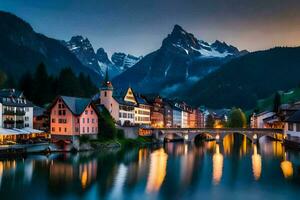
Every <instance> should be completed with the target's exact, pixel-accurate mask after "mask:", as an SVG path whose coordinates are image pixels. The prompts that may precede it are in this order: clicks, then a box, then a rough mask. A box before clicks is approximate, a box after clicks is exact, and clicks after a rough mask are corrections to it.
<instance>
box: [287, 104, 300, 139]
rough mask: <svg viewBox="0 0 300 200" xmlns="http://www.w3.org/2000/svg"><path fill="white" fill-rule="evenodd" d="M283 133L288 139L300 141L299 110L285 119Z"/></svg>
mask: <svg viewBox="0 0 300 200" xmlns="http://www.w3.org/2000/svg"><path fill="white" fill-rule="evenodd" d="M285 134H286V135H287V138H288V139H296V140H298V142H299V141H300V110H298V111H296V112H295V113H294V114H293V115H292V116H290V117H289V118H288V119H287V120H286V121H285Z"/></svg>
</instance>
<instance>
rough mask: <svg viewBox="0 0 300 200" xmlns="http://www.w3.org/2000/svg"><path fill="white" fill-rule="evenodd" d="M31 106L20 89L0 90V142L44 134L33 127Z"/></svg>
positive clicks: (14, 142)
mask: <svg viewBox="0 0 300 200" xmlns="http://www.w3.org/2000/svg"><path fill="white" fill-rule="evenodd" d="M33 106H34V105H33V104H32V103H31V102H30V101H28V100H27V99H26V98H25V97H24V95H23V92H21V91H17V90H15V89H2V90H0V144H16V143H19V142H22V141H23V140H24V139H33V138H36V137H38V136H41V137H42V136H43V137H44V136H45V135H44V133H43V131H38V130H35V129H33Z"/></svg>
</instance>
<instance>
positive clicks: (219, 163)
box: [213, 144, 223, 185]
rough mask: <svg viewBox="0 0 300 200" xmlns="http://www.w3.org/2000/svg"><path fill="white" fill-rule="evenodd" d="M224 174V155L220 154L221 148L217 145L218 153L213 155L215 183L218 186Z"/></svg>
mask: <svg viewBox="0 0 300 200" xmlns="http://www.w3.org/2000/svg"><path fill="white" fill-rule="evenodd" d="M222 174H223V155H222V154H221V153H220V147H219V145H218V144H216V153H215V154H214V155H213V183H214V185H218V184H219V183H220V181H221V178H222Z"/></svg>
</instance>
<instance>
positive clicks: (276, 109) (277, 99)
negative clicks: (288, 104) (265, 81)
mask: <svg viewBox="0 0 300 200" xmlns="http://www.w3.org/2000/svg"><path fill="white" fill-rule="evenodd" d="M280 105H281V96H280V93H279V92H276V94H275V96H274V100H273V112H274V113H276V114H278V113H279V109H280Z"/></svg>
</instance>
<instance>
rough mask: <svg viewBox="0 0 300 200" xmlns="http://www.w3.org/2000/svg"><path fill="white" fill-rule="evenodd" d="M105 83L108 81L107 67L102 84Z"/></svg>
mask: <svg viewBox="0 0 300 200" xmlns="http://www.w3.org/2000/svg"><path fill="white" fill-rule="evenodd" d="M107 81H109V76H108V67H106V72H105V77H104V82H105V83H106V82H107Z"/></svg>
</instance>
